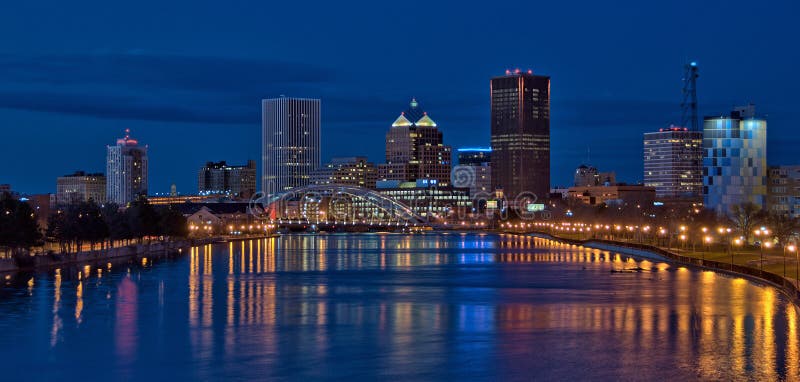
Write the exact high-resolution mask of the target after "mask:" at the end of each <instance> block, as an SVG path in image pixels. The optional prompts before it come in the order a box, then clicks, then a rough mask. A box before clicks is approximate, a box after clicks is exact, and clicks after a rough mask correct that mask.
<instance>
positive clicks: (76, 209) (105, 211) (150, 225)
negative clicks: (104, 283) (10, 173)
mask: <svg viewBox="0 0 800 382" xmlns="http://www.w3.org/2000/svg"><path fill="white" fill-rule="evenodd" d="M188 235H189V229H188V226H187V221H186V218H185V217H184V216H183V215H182V214H181V213H180V212H179V211H178V210H177V209H175V208H173V207H172V206H163V207H161V206H153V205H151V204H150V203H149V202H148V201H147V199H146V198H144V197H140V198H138V199H137V200H135V201H134V202H132V203H130V205H129V206H128V207H127V208H120V207H119V206H118V205H116V204H114V203H106V204H103V205H99V204H97V203H96V202H94V201H91V200H90V201H88V202H82V203H78V204H74V205H69V206H64V207H63V208H59V209H58V210H57V211H55V212H53V213H51V214H50V216H48V218H47V229H42V228H41V227H40V226H39V224H38V222H37V219H36V213H35V211H34V210H33V208H31V206H30V205H29V204H28V203H26V202H24V201H20V200H17V199H15V198H13V197H12V196H11V195H10V194H8V193H4V194H2V195H0V249H3V250H4V252H11V254H12V255H13V254H16V253H20V251H22V250H25V249H30V248H31V247H37V246H42V245H44V244H45V242H54V243H58V246H59V249H60V250H61V252H64V253H69V252H73V251H79V250H80V249H81V248H83V245H85V244H89V246H90V248H91V249H95V248H97V247H99V248H106V247H107V246H111V244H112V243H113V242H114V241H122V242H124V243H126V244H129V243H131V242H133V241H138V242H142V241H143V240H145V239H150V238H153V237H159V238H166V239H170V238H180V237H187V236H188Z"/></svg>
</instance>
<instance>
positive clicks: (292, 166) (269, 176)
mask: <svg viewBox="0 0 800 382" xmlns="http://www.w3.org/2000/svg"><path fill="white" fill-rule="evenodd" d="M261 113H262V114H261V115H262V116H261V132H262V142H261V143H262V145H261V148H262V158H261V163H262V166H261V191H263V192H264V193H266V194H268V195H269V194H275V193H281V192H285V191H288V190H291V189H293V188H297V187H302V186H305V185H308V184H309V183H310V181H311V173H312V172H313V171H314V170H316V169H318V168H319V167H320V165H321V160H320V136H321V131H320V114H321V113H320V100H318V99H307V98H288V97H281V98H273V99H265V100H262V101H261Z"/></svg>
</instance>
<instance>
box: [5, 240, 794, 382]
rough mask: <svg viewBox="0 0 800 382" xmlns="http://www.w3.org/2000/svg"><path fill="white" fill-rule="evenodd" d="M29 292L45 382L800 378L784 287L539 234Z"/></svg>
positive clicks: (228, 261)
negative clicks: (85, 368) (67, 380)
mask: <svg viewBox="0 0 800 382" xmlns="http://www.w3.org/2000/svg"><path fill="white" fill-rule="evenodd" d="M612 271H614V272H612ZM14 288H15V287H14V286H13V285H11V286H9V287H7V288H4V289H2V290H0V292H2V293H3V295H2V296H0V330H2V329H3V328H7V327H10V326H11V325H12V323H13V324H15V325H16V326H17V328H16V330H15V331H13V332H9V333H33V332H36V331H37V330H39V327H38V325H43V326H42V328H43V329H44V330H45V332H47V333H49V335H48V336H47V339H46V340H45V341H44V343H43V344H42V345H44V346H42V345H39V344H38V343H37V341H36V340H35V339H27V341H26V342H24V343H25V344H26V345H25V346H28V347H29V348H30V353H32V354H37V353H38V354H43V353H47V354H48V355H47V356H45V357H38V358H37V359H45V360H46V361H45V362H46V363H47V365H46V366H47V367H46V368H41V367H40V368H38V369H35V370H41V373H43V374H42V375H41V377H42V378H44V377H48V378H58V377H64V376H69V375H73V374H71V373H74V372H76V369H77V368H78V366H77V365H82V364H85V360H86V359H98V360H103V359H106V360H108V361H113V362H105V363H102V362H101V363H99V364H98V365H94V367H96V368H98V369H99V370H98V372H99V373H100V374H102V375H106V376H110V377H117V378H119V377H122V378H124V379H134V380H141V379H150V378H151V377H152V375H151V374H148V373H149V372H148V371H147V370H152V367H151V366H152V365H155V364H162V365H164V363H163V362H165V361H163V360H164V359H169V365H170V367H168V368H161V370H160V373H161V374H159V375H158V378H159V379H202V380H207V379H221V378H228V379H237V378H238V379H256V378H259V379H263V378H284V377H293V378H295V379H313V378H321V377H329V376H333V377H337V378H348V377H359V378H364V379H410V380H418V379H471V380H475V379H488V380H498V379H503V380H509V379H511V380H513V379H521V380H528V379H531V378H533V379H565V378H572V379H637V378H641V376H642V375H641V372H642V371H641V370H642V367H643V365H658V366H657V367H654V368H648V369H647V373H648V375H651V376H652V378H653V379H678V378H688V379H698V378H699V379H712V380H715V379H739V378H744V379H758V380H781V379H792V378H794V377H796V376H798V373H799V372H800V370H798V367H799V366H798V365H800V349H798V331H797V320H798V319H799V317H798V315H797V311H796V309H795V308H794V306H793V305H791V304H788V303H787V302H786V300H785V299H784V297H783V296H782V295H781V294H779V293H778V292H777V291H776V290H775V289H773V288H771V287H767V286H763V285H756V284H753V283H750V282H748V281H746V280H743V279H740V278H732V277H727V276H723V275H719V274H716V273H713V272H702V271H696V270H690V269H687V268H684V267H677V266H674V265H671V264H669V263H665V262H660V261H653V260H637V259H633V258H630V257H627V256H624V255H620V254H618V253H613V252H608V251H601V250H596V249H589V248H583V247H577V246H572V245H566V244H561V243H556V242H551V241H547V240H542V239H536V238H532V237H521V236H494V235H477V234H467V235H465V234H449V235H424V236H423V235H371V234H365V235H294V236H285V237H282V238H277V239H275V238H273V239H262V240H252V241H243V242H235V243H226V244H221V245H214V246H212V245H207V246H200V247H196V248H192V249H191V250H190V251H189V252H188V254H187V255H186V256H185V257H179V258H176V259H168V260H164V259H147V260H142V261H139V262H137V263H130V264H123V265H115V266H114V267H113V270H112V267H111V264H107V265H106V266H105V267H103V268H101V267H96V268H92V267H91V266H88V265H87V266H80V267H78V268H77V269H75V270H70V269H64V270H57V271H55V272H52V273H50V274H47V275H36V276H34V277H32V278H30V280H29V281H28V282H26V283H25V286H24V288H21V289H20V290H23V291H24V292H25V293H23V294H14V292H13V291H14V290H15V289H14ZM69 291H74V293H72V292H69ZM72 296H74V298H72ZM39 315H41V317H43V319H40V320H37V319H34V320H20V318H21V317H29V316H33V317H39ZM69 315H72V316H73V317H72V318H70V317H69ZM109 317H113V318H114V320H113V325H110V326H109V325H107V324H106V322H107V319H108V318H109ZM65 318H66V319H67V320H65ZM18 337H19V335H16V334H12V335H9V336H8V337H4V338H0V349H2V354H0V356H5V358H4V359H7V360H10V361H13V362H16V363H19V364H21V365H23V366H24V365H25V364H26V362H28V363H29V365H31V366H32V363H31V362H32V361H30V360H29V359H28V358H26V357H21V356H18V355H15V353H14V352H11V351H9V349H12V348H13V347H14V345H15V344H16V342H15V339H18ZM109 341H110V342H109ZM76 347H77V348H80V349H82V352H80V354H76V353H74V352H73V351H71V350H70V349H75V348H76ZM109 348H110V349H113V351H112V352H109V351H107V350H108V349H109ZM104 357H105V358H104Z"/></svg>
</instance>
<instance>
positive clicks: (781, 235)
mask: <svg viewBox="0 0 800 382" xmlns="http://www.w3.org/2000/svg"><path fill="white" fill-rule="evenodd" d="M766 223H767V225H768V226H769V228H770V231H772V233H773V235H774V236H775V238H777V239H778V243H780V245H781V246H785V245H786V244H788V243H789V241H790V239H791V238H792V237H794V236H796V235H797V231H798V229H800V221H798V220H797V219H796V218H793V217H791V216H789V215H785V214H778V213H775V212H772V213H770V214H769V215H768V216H767V219H766Z"/></svg>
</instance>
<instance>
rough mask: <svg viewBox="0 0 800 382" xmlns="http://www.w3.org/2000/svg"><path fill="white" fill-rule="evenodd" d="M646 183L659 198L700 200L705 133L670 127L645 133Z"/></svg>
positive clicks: (701, 195) (701, 194)
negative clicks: (653, 189) (654, 190)
mask: <svg viewBox="0 0 800 382" xmlns="http://www.w3.org/2000/svg"><path fill="white" fill-rule="evenodd" d="M644 185H645V186H648V187H655V189H656V197H657V198H660V199H665V200H686V201H693V202H694V201H696V202H699V201H700V200H701V199H702V197H703V132H701V131H689V129H687V128H685V127H675V126H670V127H668V128H665V129H658V131H656V132H652V133H645V134H644Z"/></svg>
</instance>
